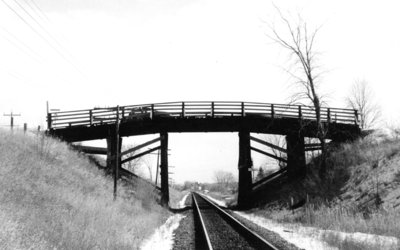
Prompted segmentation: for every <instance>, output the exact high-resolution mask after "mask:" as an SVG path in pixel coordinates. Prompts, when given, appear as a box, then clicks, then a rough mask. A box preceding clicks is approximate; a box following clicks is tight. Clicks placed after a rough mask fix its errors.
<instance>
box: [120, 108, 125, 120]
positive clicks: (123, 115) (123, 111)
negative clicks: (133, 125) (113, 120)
mask: <svg viewBox="0 0 400 250" xmlns="http://www.w3.org/2000/svg"><path fill="white" fill-rule="evenodd" d="M121 110H122V114H121V118H124V117H125V107H121Z"/></svg>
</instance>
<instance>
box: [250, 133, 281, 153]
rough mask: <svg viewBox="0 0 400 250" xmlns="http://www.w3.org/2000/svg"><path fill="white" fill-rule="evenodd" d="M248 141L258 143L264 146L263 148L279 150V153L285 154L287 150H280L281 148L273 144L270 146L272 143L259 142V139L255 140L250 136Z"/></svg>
mask: <svg viewBox="0 0 400 250" xmlns="http://www.w3.org/2000/svg"><path fill="white" fill-rule="evenodd" d="M250 140H252V141H255V142H258V143H260V144H263V145H265V146H268V147H270V148H273V149H276V150H279V151H281V152H284V153H287V150H286V149H284V148H281V147H279V146H276V145H274V144H272V143H269V142H266V141H263V140H260V139H258V138H256V137H253V136H250Z"/></svg>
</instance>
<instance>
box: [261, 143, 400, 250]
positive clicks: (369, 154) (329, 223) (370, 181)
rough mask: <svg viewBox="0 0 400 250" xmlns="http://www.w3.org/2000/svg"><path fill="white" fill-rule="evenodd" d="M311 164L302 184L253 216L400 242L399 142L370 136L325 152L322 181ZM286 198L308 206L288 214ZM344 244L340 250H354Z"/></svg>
mask: <svg viewBox="0 0 400 250" xmlns="http://www.w3.org/2000/svg"><path fill="white" fill-rule="evenodd" d="M313 163H314V164H313ZM313 163H312V164H311V165H310V166H308V176H307V178H306V179H305V180H303V181H301V182H298V183H293V184H291V185H288V186H287V187H284V188H283V189H282V190H281V191H279V195H280V196H279V199H278V200H277V201H275V202H274V203H271V204H269V205H267V206H266V207H264V208H263V209H261V210H258V211H257V213H259V214H262V215H263V216H265V217H268V218H271V219H274V220H277V221H279V222H289V223H300V224H302V225H307V226H313V227H318V228H322V229H330V230H337V231H344V232H361V233H368V234H376V235H383V236H393V237H397V238H400V206H399V203H400V200H399V197H400V181H399V173H400V171H399V168H398V166H399V164H400V140H390V139H383V140H382V139H381V140H376V139H375V138H374V137H370V138H365V139H364V140H359V141H356V142H353V143H350V144H344V145H341V146H340V147H339V148H337V149H335V150H334V151H332V152H330V153H329V156H328V160H327V165H328V172H327V173H328V175H327V178H326V180H324V181H321V180H320V179H319V177H318V163H317V164H315V163H316V162H313ZM290 197H293V198H294V200H295V202H296V201H299V200H301V199H307V197H308V199H309V202H308V204H307V205H306V206H305V207H303V208H300V209H298V210H296V211H295V212H293V211H291V210H289V209H288V207H289V206H288V204H289V201H290ZM328 238H329V237H328ZM332 242H335V240H334V239H333V240H332ZM347 243H348V244H349V245H348V246H341V249H358V248H357V246H355V245H351V243H349V242H347ZM347 243H346V244H347ZM359 249H365V248H363V247H361V248H359Z"/></svg>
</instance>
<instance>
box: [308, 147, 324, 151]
mask: <svg viewBox="0 0 400 250" xmlns="http://www.w3.org/2000/svg"><path fill="white" fill-rule="evenodd" d="M317 150H322V149H321V147H310V148H305V149H304V151H317Z"/></svg>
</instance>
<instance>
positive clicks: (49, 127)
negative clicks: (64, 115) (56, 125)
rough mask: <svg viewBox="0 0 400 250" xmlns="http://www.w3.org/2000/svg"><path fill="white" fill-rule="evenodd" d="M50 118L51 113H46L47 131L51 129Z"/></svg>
mask: <svg viewBox="0 0 400 250" xmlns="http://www.w3.org/2000/svg"><path fill="white" fill-rule="evenodd" d="M51 119H52V117H51V113H47V129H51V125H52V122H53V121H52V120H51Z"/></svg>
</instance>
